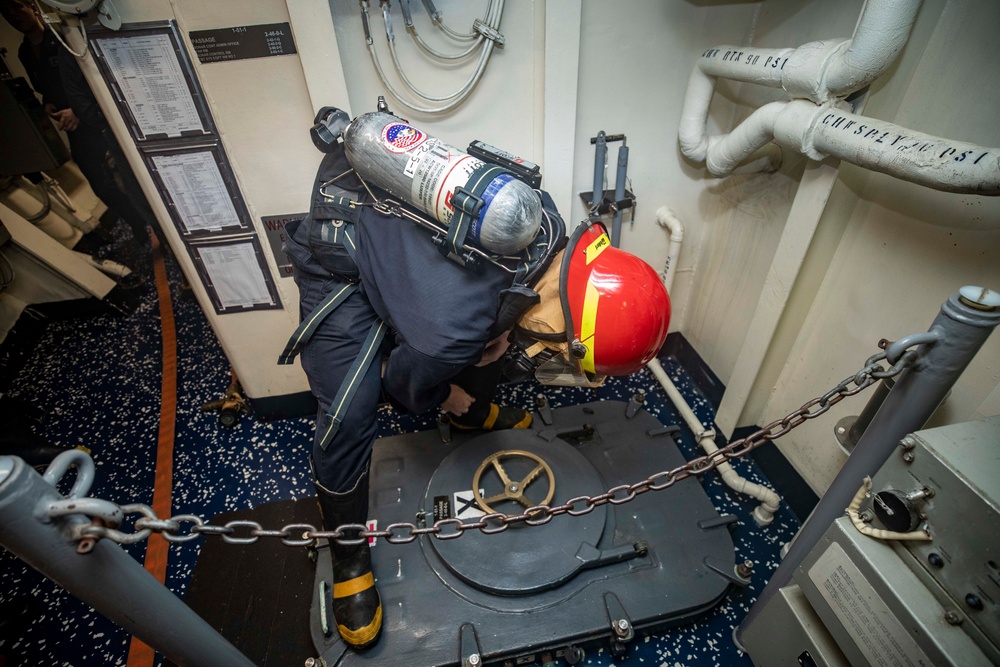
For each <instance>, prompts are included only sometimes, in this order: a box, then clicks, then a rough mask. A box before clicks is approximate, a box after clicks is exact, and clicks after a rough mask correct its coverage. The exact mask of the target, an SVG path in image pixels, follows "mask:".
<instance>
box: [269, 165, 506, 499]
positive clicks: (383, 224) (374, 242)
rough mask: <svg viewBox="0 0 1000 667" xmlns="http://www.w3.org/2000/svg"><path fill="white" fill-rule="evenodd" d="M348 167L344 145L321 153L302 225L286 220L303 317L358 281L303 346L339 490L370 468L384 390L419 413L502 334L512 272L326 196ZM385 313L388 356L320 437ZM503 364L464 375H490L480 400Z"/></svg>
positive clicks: (332, 480)
mask: <svg viewBox="0 0 1000 667" xmlns="http://www.w3.org/2000/svg"><path fill="white" fill-rule="evenodd" d="M348 169H349V164H348V163H347V162H346V158H344V156H343V153H342V151H336V152H335V153H331V154H328V155H327V156H326V157H325V158H324V161H323V164H322V165H321V167H320V169H319V173H318V174H317V178H316V183H315V184H314V191H313V205H312V208H311V212H310V214H309V215H308V216H307V217H306V218H305V219H304V220H302V222H301V223H298V224H296V223H292V224H290V225H289V226H288V229H287V230H286V231H287V232H288V234H287V236H286V239H287V241H286V245H285V249H286V251H287V253H288V255H289V258H290V259H291V262H292V265H293V267H294V276H295V281H296V284H297V285H298V287H299V294H300V316H301V318H303V319H305V318H306V317H307V316H308V315H309V314H310V313H311V312H313V310H314V308H316V306H317V305H318V304H320V303H321V302H322V301H323V300H324V299H325V298H326V297H327V296H328V295H329V294H330V293H331V291H333V290H337V289H340V288H342V287H343V286H344V285H345V284H356V285H357V290H356V291H354V292H353V293H352V294H351V295H350V296H349V297H348V298H347V299H346V301H344V302H343V303H341V304H340V305H339V306H338V307H337V308H336V309H335V310H334V311H333V312H332V313H331V314H330V315H329V316H327V317H326V318H325V319H323V321H322V324H320V325H319V328H318V329H317V330H316V331H315V333H314V334H313V335H312V337H311V338H310V339H309V342H308V343H307V344H306V345H305V347H304V348H303V350H302V352H301V362H302V367H303V369H304V370H305V372H306V375H307V377H308V379H309V384H310V387H311V389H312V392H313V394H314V396H315V397H316V399H317V401H318V403H319V408H318V412H317V427H316V434H317V435H316V440H315V442H314V447H313V464H314V468H315V473H316V477H317V479H318V481H319V482H320V483H321V484H322V485H323V486H325V487H326V488H327V489H329V490H331V491H333V492H337V493H340V492H344V491H346V490H348V489H350V488H351V487H352V486H353V484H354V481H355V480H356V479H357V477H358V475H359V474H360V473H361V472H362V471H363V470H364V469H365V468H366V467H367V465H368V461H369V457H370V455H371V450H372V445H373V443H374V440H375V433H376V411H377V405H378V402H379V400H380V397H381V396H383V394H384V396H385V397H386V398H387V399H388V400H389V401H390V402H391V403H392V404H393V405H394V406H396V407H398V408H402V409H405V410H408V411H411V412H422V411H424V410H427V409H430V408H433V407H435V406H438V405H440V404H441V403H442V402H443V401H444V400H445V399H446V398H447V397H448V394H449V391H450V388H449V384H450V382H449V381H451V382H454V383H456V384H459V386H463V383H462V382H461V381H456V379H455V378H456V376H457V375H459V373H460V372H462V371H463V369H467V367H469V366H470V365H474V364H476V363H477V362H479V360H480V359H481V357H482V354H483V351H484V349H485V346H486V344H487V343H488V342H489V341H490V340H492V339H493V338H494V337H496V336H497V335H499V334H500V333H501V331H498V330H497V327H498V326H502V325H501V324H500V323H498V321H497V320H498V308H499V306H500V295H501V292H502V291H504V290H505V289H507V288H508V287H510V285H511V283H512V280H513V277H512V275H511V274H510V273H508V272H505V271H503V270H502V269H500V268H498V267H496V266H493V265H491V264H488V263H487V264H486V265H485V266H483V267H482V268H481V269H479V270H478V271H472V270H469V269H466V268H463V267H461V266H459V265H458V264H456V263H454V262H452V261H449V260H448V259H446V258H445V257H444V256H443V255H442V254H441V253H440V251H439V250H438V249H437V247H436V246H435V245H434V244H433V242H432V241H431V235H430V234H429V233H428V232H427V231H426V230H423V229H421V228H419V227H418V226H417V225H415V224H414V223H413V222H410V221H407V220H404V219H401V218H397V217H394V216H389V215H384V214H381V213H379V212H378V211H376V210H375V209H374V208H372V207H371V206H370V205H358V206H354V207H351V206H349V205H347V204H345V203H343V202H331V201H329V200H326V199H324V198H323V197H322V196H321V195H320V194H319V186H320V185H321V184H322V183H324V182H325V181H327V180H329V179H330V178H333V177H334V176H337V175H339V174H342V173H344V172H345V171H347V170H348ZM336 185H337V186H339V187H340V188H343V189H346V190H347V191H348V193H347V194H345V197H347V198H349V199H351V200H354V201H360V202H365V203H370V202H369V201H368V200H369V198H368V196H367V193H366V192H365V191H364V189H363V188H362V187H361V184H360V183H359V182H358V181H357V180H355V179H354V177H353V175H351V176H348V177H346V178H344V179H339V180H338V181H337V184H336ZM334 191H336V188H334ZM358 193H360V194H358ZM379 196H380V197H381V196H382V195H381V194H380V195H379ZM340 220H346V221H347V222H348V223H352V224H341V223H340V222H339V221H340ZM352 251H353V252H352ZM352 255H353V256H352ZM378 319H381V320H382V321H383V322H384V323H385V325H386V326H387V327H388V332H387V334H386V336H385V340H384V342H383V344H382V346H381V350H380V351H379V353H380V357H381V358H380V357H376V359H375V361H374V363H372V364H371V365H370V366H369V367H368V369H367V371H366V372H365V373H364V374H363V378H361V379H360V383H359V385H358V388H357V392H356V394H355V395H354V396H353V399H352V400H351V402H350V405H349V406H348V407H347V409H346V413H344V414H343V421H342V422H341V424H340V427H339V430H337V431H336V434H335V435H334V436H333V438H332V440H331V441H330V442H329V443H328V444H326V446H325V447H324V446H321V437H320V434H321V433H323V432H324V430H325V426H326V425H327V420H328V419H329V418H328V416H327V413H328V411H329V410H330V407H331V403H332V402H333V400H334V398H335V396H336V395H337V393H338V390H339V389H340V387H341V383H342V381H343V379H344V377H345V376H346V375H348V373H349V372H350V370H351V366H352V364H354V362H355V359H356V358H357V357H358V354H359V352H360V351H361V349H362V344H363V343H364V341H365V338H366V334H367V333H368V332H369V330H370V328H371V327H372V324H373V323H375V322H377V320H378ZM508 326H509V325H508ZM498 367H499V362H497V363H494V364H490V366H487V367H485V368H484V369H474V370H473V369H469V370H466V371H465V373H464V374H463V375H466V376H467V375H468V374H469V371H470V370H473V372H474V373H479V374H480V375H485V376H487V377H489V378H491V379H492V384H493V386H491V387H489V391H488V392H487V396H486V398H485V399H482V398H479V399H478V401H482V400H486V402H487V404H488V401H489V394H492V389H493V387H495V383H496V379H497V378H498V377H499V372H498ZM473 384H475V382H473ZM480 384H482V383H480ZM470 393H473V392H472V391H470ZM473 395H474V396H475V395H476V394H475V393H473ZM478 401H477V402H478Z"/></svg>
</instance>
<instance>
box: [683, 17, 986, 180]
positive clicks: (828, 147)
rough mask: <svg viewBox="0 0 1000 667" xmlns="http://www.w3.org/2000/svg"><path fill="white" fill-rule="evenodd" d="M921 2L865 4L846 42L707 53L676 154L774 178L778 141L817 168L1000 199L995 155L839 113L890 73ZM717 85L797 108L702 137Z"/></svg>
mask: <svg viewBox="0 0 1000 667" xmlns="http://www.w3.org/2000/svg"><path fill="white" fill-rule="evenodd" d="M920 1H921V0H869V2H868V3H867V4H866V5H865V8H864V10H863V11H862V13H861V17H860V18H859V20H858V26H857V29H856V30H855V33H854V37H853V38H852V39H850V40H840V41H837V40H831V41H821V42H810V43H808V44H805V45H803V46H801V47H799V48H797V49H758V48H753V47H738V46H719V47H716V48H713V49H709V50H707V51H705V52H704V53H703V54H702V55H701V57H700V58H699V60H698V63H697V64H696V65H695V67H694V70H693V71H692V73H691V78H690V79H689V81H688V89H687V94H686V96H685V100H684V108H683V110H682V112H681V121H680V127H679V131H678V139H679V143H680V146H681V151H682V152H683V153H684V155H686V156H687V157H689V158H691V159H692V160H696V161H698V162H705V164H706V166H707V168H708V170H709V171H710V172H711V173H712V174H714V175H716V176H725V175H727V174H730V173H733V172H734V171H736V170H737V169H739V171H742V172H748V171H773V170H775V169H777V167H778V166H779V165H780V151H779V150H778V149H777V147H776V146H774V145H773V144H772V141H774V142H777V143H778V144H780V145H782V146H785V147H788V148H793V149H795V150H798V151H800V152H802V153H804V154H805V155H807V156H808V157H810V158H812V159H815V160H821V159H823V158H825V157H827V156H835V157H838V158H840V159H841V160H845V161H847V162H850V163H852V164H856V165H858V166H862V167H865V168H868V169H872V170H875V171H880V172H882V173H886V174H889V175H891V176H894V177H896V178H901V179H904V180H908V181H912V182H915V183H919V184H921V185H925V186H928V187H931V188H935V189H938V190H943V191H946V192H958V193H967V194H979V195H996V194H1000V150H998V149H994V148H987V147H983V146H976V145H974V144H969V143H965V142H958V141H951V140H948V139H942V138H939V137H933V136H930V135H927V134H923V133H920V132H914V131H912V130H908V129H906V128H903V127H900V126H897V125H894V124H892V123H888V122H885V121H880V120H877V119H870V118H863V117H861V116H857V115H855V114H852V113H850V112H848V111H842V110H840V109H839V108H838V107H839V106H842V105H843V103H841V102H840V100H841V99H843V98H844V97H846V96H847V95H849V94H851V93H852V92H854V91H856V90H860V89H861V88H864V87H865V86H867V85H869V84H870V83H871V82H872V81H874V80H875V79H877V78H878V77H879V76H881V75H882V74H883V73H884V72H885V71H886V70H887V69H888V68H889V67H890V66H891V65H892V63H893V61H894V60H895V59H896V58H897V57H898V55H899V53H900V51H902V49H903V47H904V46H905V44H906V40H907V38H908V37H909V33H910V29H911V28H912V27H913V22H914V21H915V19H916V14H917V10H918V9H919V8H920ZM718 77H724V78H728V79H735V80H737V81H745V82H748V83H759V84H763V85H767V86H772V87H781V88H783V89H784V90H785V91H786V92H787V93H788V94H789V96H791V97H792V98H793V99H792V101H790V102H772V103H770V104H766V105H764V106H763V107H761V108H760V109H757V110H756V111H754V112H753V113H752V114H751V115H750V116H749V117H748V118H747V119H746V120H745V121H744V122H743V123H741V124H740V125H739V126H738V127H737V128H736V129H735V130H733V131H732V132H731V133H730V134H728V135H724V136H708V134H707V132H706V122H707V119H708V108H709V104H710V102H711V99H712V95H713V94H714V89H715V79H716V78H718ZM807 100H808V101H807ZM752 156H753V160H752V162H751V163H749V164H748V163H747V160H749V159H751V157H752Z"/></svg>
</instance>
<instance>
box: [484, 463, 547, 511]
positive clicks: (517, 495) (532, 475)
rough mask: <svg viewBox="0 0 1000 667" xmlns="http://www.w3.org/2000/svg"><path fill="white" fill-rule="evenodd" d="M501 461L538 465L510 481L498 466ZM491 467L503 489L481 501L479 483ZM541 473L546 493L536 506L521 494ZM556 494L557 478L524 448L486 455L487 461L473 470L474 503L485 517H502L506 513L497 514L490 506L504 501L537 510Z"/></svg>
mask: <svg viewBox="0 0 1000 667" xmlns="http://www.w3.org/2000/svg"><path fill="white" fill-rule="evenodd" d="M502 459H530V460H532V461H534V462H535V463H536V464H537V465H535V467H534V468H532V470H531V472H529V473H528V474H527V475H525V476H524V477H523V478H522V479H520V480H512V479H511V478H510V476H509V475H508V474H507V470H506V469H505V468H504V466H503V464H502V463H501V460H502ZM490 468H493V469H494V470H495V471H496V473H497V475H499V476H500V481H501V482H503V490H502V491H501V492H500V493H497V494H494V495H491V496H488V497H486V498H484V497H483V495H482V494H481V493H480V491H479V488H480V487H479V483H480V481H481V480H482V478H483V473H485V472H486V471H487V470H488V469H490ZM543 473H544V474H545V477H546V479H547V480H548V485H549V488H548V492H547V493H546V495H545V498H544V499H543V500H542V501H541V502H540V503H535V502H532V501H531V500H529V499H528V497H527V496H525V495H524V492H525V490H526V489H527V488H528V486H530V485H531V484H532V483H533V482H534V481H535V480H537V479H538V478H539V476H540V475H542V474H543ZM555 492H556V477H555V475H554V474H553V472H552V468H551V467H550V466H549V464H548V463H546V462H545V461H544V460H543V459H542V458H541V457H540V456H537V455H535V454H532V453H531V452H526V451H524V450H523V449H503V450H501V451H499V452H495V453H494V454H491V455H489V456H487V457H486V459H485V460H484V461H483V462H482V463H480V464H479V467H478V468H476V474H475V475H473V476H472V496H473V497H474V498H475V500H476V504H477V505H479V507H480V508H481V509H482V510H483V511H484V512H486V513H488V514H505V512H500V511H499V510H497V509H495V508H494V507H492V504H494V503H498V502H502V501H505V500H513V501H515V502H518V503H521V504H522V505H524V507H525V509H530V508H532V507H537V506H538V505H548V504H549V501H551V500H552V497H553V496H554V495H555Z"/></svg>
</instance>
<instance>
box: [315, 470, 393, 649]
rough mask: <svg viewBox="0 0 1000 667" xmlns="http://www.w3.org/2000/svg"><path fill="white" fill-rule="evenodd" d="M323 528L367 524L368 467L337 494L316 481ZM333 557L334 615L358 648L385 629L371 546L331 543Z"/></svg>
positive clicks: (342, 632)
mask: <svg viewBox="0 0 1000 667" xmlns="http://www.w3.org/2000/svg"><path fill="white" fill-rule="evenodd" d="M313 484H314V485H315V487H316V496H317V498H318V499H319V507H320V511H321V512H322V514H323V527H324V528H325V529H326V530H334V529H335V528H337V526H340V525H343V524H345V523H362V524H363V523H366V522H367V519H368V517H367V515H368V470H367V469H366V470H365V471H364V472H363V473H361V476H360V477H359V478H358V481H357V482H356V483H355V485H354V488H353V489H351V490H350V491H347V492H345V493H334V492H332V491H330V490H329V489H327V488H326V487H324V486H323V485H322V484H320V483H319V482H318V481H316V480H313ZM330 555H331V556H332V558H333V618H334V620H335V621H336V623H337V630H338V631H339V632H340V636H341V638H342V639H343V640H344V643H345V644H347V645H348V646H350V647H351V648H353V649H354V650H356V651H360V650H362V649H366V648H368V647H369V646H371V645H373V644H374V643H375V642H376V641H378V638H379V634H380V633H381V632H382V600H381V598H380V597H379V594H378V591H377V590H376V589H375V577H374V575H373V574H372V558H371V547H369V546H368V542H367V541H366V542H365V543H364V544H359V545H356V546H345V545H342V544H337V543H336V542H333V541H331V542H330Z"/></svg>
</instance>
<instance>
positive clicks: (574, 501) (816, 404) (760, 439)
mask: <svg viewBox="0 0 1000 667" xmlns="http://www.w3.org/2000/svg"><path fill="white" fill-rule="evenodd" d="M916 357H917V353H916V352H915V351H914V350H912V349H911V350H907V351H906V352H904V353H903V354H902V355H901V357H900V359H899V360H898V361H897V362H896V363H895V364H893V365H892V366H890V367H889V368H888V369H887V370H883V368H882V366H881V365H880V363H879V362H881V361H883V360H884V359H885V358H886V353H885V352H879V353H878V354H875V355H873V356H872V357H870V358H869V359H868V360H867V361H866V362H865V367H864V368H862V369H861V370H860V371H858V372H857V373H855V374H854V375H852V376H850V377H848V378H845V379H844V380H843V381H841V382H840V383H839V384H837V386H835V387H834V388H833V389H831V390H830V391H828V392H826V393H825V394H823V395H822V396H819V397H817V398H813V399H811V400H809V401H807V402H806V403H804V404H803V405H802V406H801V407H800V408H799V409H797V410H794V411H793V412H791V413H789V414H787V415H785V416H784V417H782V418H780V419H776V420H774V421H773V422H771V423H770V424H768V425H767V426H765V427H763V428H761V429H759V430H757V431H754V432H753V433H751V434H750V435H748V436H746V437H744V438H740V439H738V440H734V441H732V442H731V443H729V444H728V445H726V446H725V447H720V448H719V449H718V450H716V451H714V452H712V453H711V454H706V455H704V456H700V457H698V458H695V459H692V460H690V461H688V462H687V463H685V464H684V465H681V466H678V467H676V468H674V469H672V470H664V471H660V472H657V473H655V474H653V475H650V476H649V477H647V478H646V479H642V480H639V481H637V482H635V483H634V484H621V485H619V486H615V487H613V488H611V489H608V490H607V491H605V492H604V493H600V494H597V495H594V496H577V497H575V498H570V499H569V500H567V501H566V502H565V503H562V504H560V505H551V506H550V505H538V506H535V507H531V508H529V509H528V510H526V511H525V512H523V513H520V514H511V515H508V514H487V515H485V516H482V517H480V518H479V520H478V521H475V522H469V523H463V522H462V520H461V519H454V518H447V519H439V520H438V521H435V522H434V523H433V524H432V525H430V526H427V527H420V526H418V525H417V524H415V523H409V522H401V523H393V524H391V525H389V526H387V527H385V528H383V529H381V530H369V529H368V527H367V526H366V525H364V524H355V523H352V524H344V525H341V526H338V527H337V529H336V530H319V529H317V528H316V527H315V526H313V525H311V524H308V523H294V524H289V525H287V526H283V527H282V528H280V529H279V530H265V529H264V527H263V526H261V525H260V524H259V523H257V522H255V521H245V520H241V521H230V522H228V523H226V524H223V525H219V526H217V525H212V524H209V523H206V522H205V521H204V520H202V519H201V518H199V517H197V516H195V515H192V514H180V515H177V516H175V517H171V518H169V519H160V518H159V517H157V516H156V514H155V513H154V512H153V510H152V509H151V508H150V507H148V506H146V505H141V504H133V505H124V506H122V507H121V510H122V512H123V513H124V514H125V515H130V514H141V515H142V517H141V518H139V519H137V520H136V521H135V523H134V527H135V530H136V532H134V533H126V532H124V531H122V530H120V529H118V528H117V527H107V526H100V525H84V526H80V527H79V528H78V529H77V531H76V533H77V536H78V538H80V539H83V538H91V539H109V540H112V541H114V542H118V543H119V544H133V543H135V542H139V541H141V540H143V539H146V538H147V537H148V536H149V535H150V534H151V533H153V532H157V533H162V534H163V536H164V538H165V539H166V540H167V541H169V542H188V541H190V540H193V539H195V538H197V537H199V536H201V535H218V536H220V537H222V539H223V540H224V541H225V542H228V543H230V544H253V543H255V542H256V541H257V540H258V539H260V538H262V537H276V538H279V539H281V542H282V544H285V545H287V546H299V547H307V546H312V545H314V544H315V543H316V541H317V540H320V539H325V540H328V541H330V542H336V543H338V544H342V545H345V546H349V545H358V544H363V543H364V542H365V541H366V540H368V539H369V538H382V539H384V540H385V541H386V542H387V543H389V544H410V543H412V542H414V541H415V540H416V539H417V538H418V537H420V536H422V535H432V536H433V537H434V538H435V539H438V540H453V539H456V538H459V537H461V536H462V535H464V534H465V533H466V532H468V531H470V530H478V531H479V532H481V533H483V534H485V535H494V534H496V533H502V532H504V531H506V530H507V529H508V528H509V527H510V526H511V525H514V524H526V525H529V526H539V525H543V524H546V523H548V522H549V521H551V520H552V519H553V518H555V517H556V516H559V515H561V514H568V515H570V516H582V515H584V514H589V513H590V512H593V511H594V509H595V508H597V507H599V506H601V505H606V504H611V505H623V504H625V503H628V502H631V501H632V500H634V499H635V498H637V497H638V496H640V495H642V494H644V493H647V492H649V491H663V490H665V489H669V488H670V487H671V486H673V485H674V484H677V483H678V482H680V481H681V480H684V479H687V478H688V477H699V476H702V475H704V474H706V473H708V472H709V471H711V470H715V469H716V468H717V467H718V466H719V465H720V464H721V463H724V462H727V461H732V460H734V459H738V458H741V457H743V456H746V455H747V454H749V453H750V452H752V451H753V450H755V449H757V448H758V447H760V446H761V445H763V444H765V443H767V442H770V441H772V440H776V439H778V438H780V437H782V436H783V435H786V434H787V433H789V432H790V431H792V430H793V429H795V428H797V427H799V426H801V425H802V424H804V423H805V422H807V421H809V420H811V419H816V418H817V417H819V416H821V415H823V414H826V413H827V412H828V411H829V410H830V408H832V407H833V406H834V405H836V404H837V403H839V402H840V401H842V400H843V399H845V398H847V397H849V396H854V395H855V394H858V393H860V392H862V391H864V390H865V389H867V388H868V387H870V386H872V385H873V384H875V383H876V382H879V381H881V380H882V379H883V378H886V377H893V376H895V375H899V374H900V373H901V372H903V370H904V369H905V368H907V367H908V366H909V365H910V364H912V363H913V362H914V360H915V359H916ZM183 524H190V526H189V527H186V528H185V527H183Z"/></svg>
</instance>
